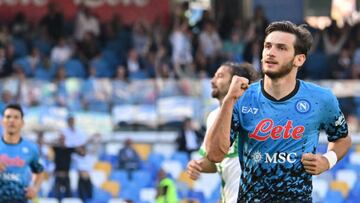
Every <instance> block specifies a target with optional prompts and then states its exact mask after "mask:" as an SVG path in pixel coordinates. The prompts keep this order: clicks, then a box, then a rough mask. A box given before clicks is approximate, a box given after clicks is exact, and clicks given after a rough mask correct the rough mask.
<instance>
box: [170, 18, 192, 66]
mask: <svg viewBox="0 0 360 203" xmlns="http://www.w3.org/2000/svg"><path fill="white" fill-rule="evenodd" d="M190 35H191V34H189V26H188V24H187V22H182V23H181V24H178V25H175V28H174V30H173V32H172V34H171V36H170V43H171V46H172V51H171V53H172V63H173V65H174V67H180V66H185V67H188V66H189V65H190V64H191V63H192V62H193V55H192V50H193V47H192V43H191V37H190Z"/></svg>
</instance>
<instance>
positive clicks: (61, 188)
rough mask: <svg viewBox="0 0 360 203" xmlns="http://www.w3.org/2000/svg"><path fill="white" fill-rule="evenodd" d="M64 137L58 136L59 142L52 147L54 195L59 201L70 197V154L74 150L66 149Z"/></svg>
mask: <svg viewBox="0 0 360 203" xmlns="http://www.w3.org/2000/svg"><path fill="white" fill-rule="evenodd" d="M65 142H66V141H65V137H64V135H60V138H59V141H58V142H56V143H55V144H54V146H53V150H54V154H55V159H54V163H55V170H54V175H55V185H54V195H55V197H56V198H57V199H58V200H59V201H60V200H61V199H62V198H66V197H72V194H71V188H70V177H69V171H70V165H71V154H72V153H73V152H74V151H75V148H70V147H66V145H65Z"/></svg>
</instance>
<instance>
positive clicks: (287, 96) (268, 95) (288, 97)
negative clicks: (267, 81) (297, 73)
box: [260, 80, 300, 102]
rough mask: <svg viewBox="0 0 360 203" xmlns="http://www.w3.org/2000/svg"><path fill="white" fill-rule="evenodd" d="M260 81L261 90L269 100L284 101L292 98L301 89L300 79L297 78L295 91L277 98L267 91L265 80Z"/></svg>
mask: <svg viewBox="0 0 360 203" xmlns="http://www.w3.org/2000/svg"><path fill="white" fill-rule="evenodd" d="M260 83H261V92H262V93H263V95H264V96H265V97H266V98H268V99H269V100H271V101H275V102H283V101H286V100H288V99H290V98H291V97H293V96H295V94H296V93H297V92H298V91H299V88H300V81H299V80H296V85H295V88H294V90H293V91H291V92H290V93H289V94H288V95H286V96H285V97H283V98H281V99H276V98H274V97H273V96H271V95H270V94H268V93H267V92H266V91H265V89H264V80H261V81H260Z"/></svg>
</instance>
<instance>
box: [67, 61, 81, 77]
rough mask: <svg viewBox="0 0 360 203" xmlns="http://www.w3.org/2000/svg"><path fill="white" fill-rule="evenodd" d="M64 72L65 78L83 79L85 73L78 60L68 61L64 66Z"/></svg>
mask: <svg viewBox="0 0 360 203" xmlns="http://www.w3.org/2000/svg"><path fill="white" fill-rule="evenodd" d="M64 67H65V72H66V76H67V77H75V78H85V76H86V71H85V68H84V65H83V64H82V63H81V61H80V60H78V59H75V58H73V59H70V60H68V61H67V62H66V63H65V64H64Z"/></svg>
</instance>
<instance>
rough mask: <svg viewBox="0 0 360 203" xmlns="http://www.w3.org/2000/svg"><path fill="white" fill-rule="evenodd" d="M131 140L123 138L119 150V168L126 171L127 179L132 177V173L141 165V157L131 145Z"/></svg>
mask: <svg viewBox="0 0 360 203" xmlns="http://www.w3.org/2000/svg"><path fill="white" fill-rule="evenodd" d="M132 144H133V143H132V140H131V139H127V140H125V143H124V147H123V148H121V149H120V151H119V156H118V157H119V163H118V164H119V169H124V170H126V171H127V172H128V176H129V179H130V180H131V179H132V173H133V171H135V170H138V169H139V168H140V167H141V159H140V156H139V154H138V153H137V152H136V151H135V149H134V148H133V147H132Z"/></svg>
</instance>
